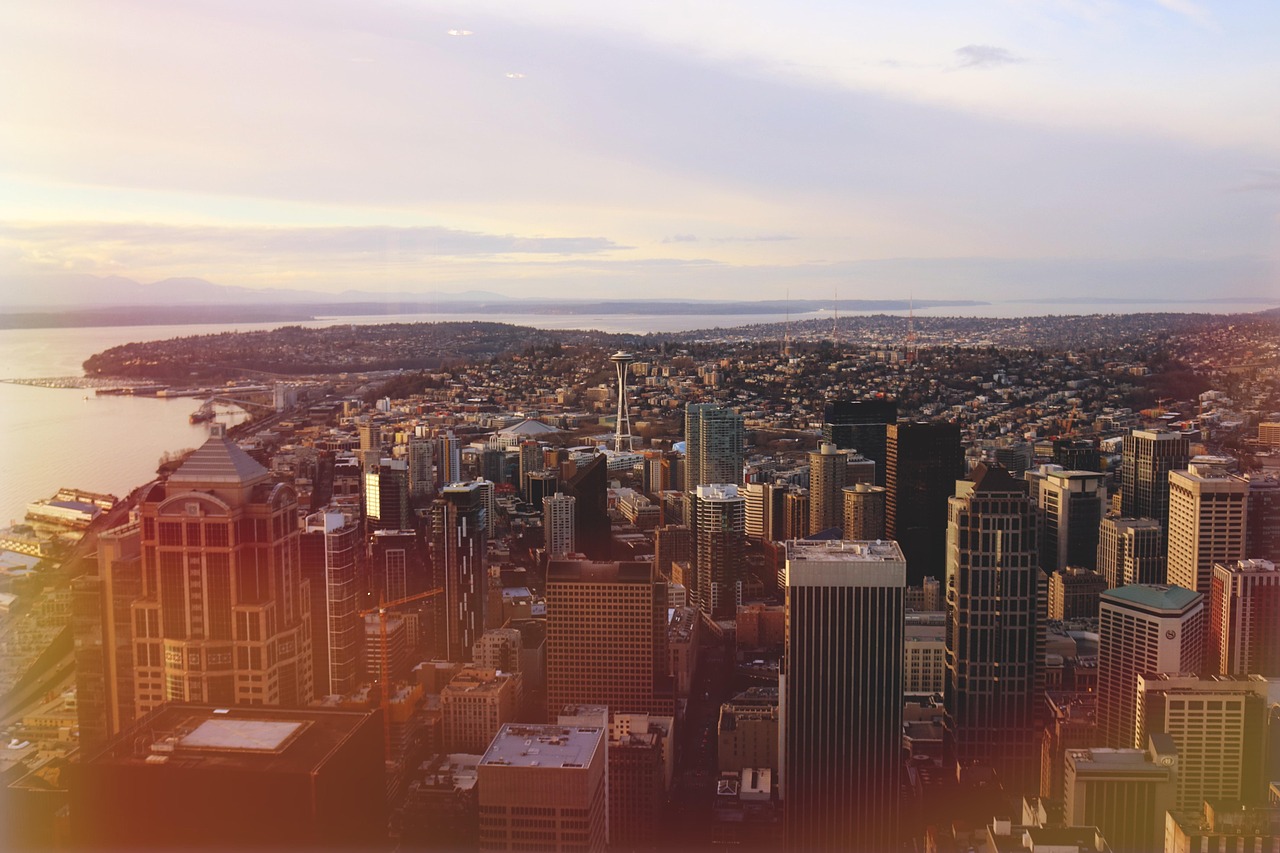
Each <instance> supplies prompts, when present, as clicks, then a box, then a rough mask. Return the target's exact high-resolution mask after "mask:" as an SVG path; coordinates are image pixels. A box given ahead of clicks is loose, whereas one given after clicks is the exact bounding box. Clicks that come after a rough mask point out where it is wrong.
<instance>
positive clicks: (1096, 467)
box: [1053, 438, 1102, 471]
mask: <svg viewBox="0 0 1280 853" xmlns="http://www.w3.org/2000/svg"><path fill="white" fill-rule="evenodd" d="M1053 464H1054V465H1057V466H1059V467H1060V468H1062V469H1063V470H1064V471H1101V470H1102V454H1100V453H1099V452H1098V441H1097V439H1093V438H1055V439H1054V440H1053Z"/></svg>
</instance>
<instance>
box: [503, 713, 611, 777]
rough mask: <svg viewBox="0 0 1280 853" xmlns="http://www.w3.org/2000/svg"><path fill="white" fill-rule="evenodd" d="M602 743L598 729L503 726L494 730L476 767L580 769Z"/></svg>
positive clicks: (601, 736)
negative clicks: (496, 732)
mask: <svg viewBox="0 0 1280 853" xmlns="http://www.w3.org/2000/svg"><path fill="white" fill-rule="evenodd" d="M603 741H604V729H602V728H600V727H598V726H533V725H525V724H515V723H507V724H506V725H504V726H503V727H502V728H501V729H499V730H498V734H497V735H496V736H494V738H493V742H492V743H490V744H489V748H488V749H487V750H485V753H484V756H483V757H482V758H481V759H480V766H481V767H484V766H487V765H501V766H506V767H558V768H582V767H586V766H587V765H588V764H590V763H591V761H592V759H593V758H594V756H595V755H596V754H597V753H598V752H599V751H600V749H601V744H602V743H603Z"/></svg>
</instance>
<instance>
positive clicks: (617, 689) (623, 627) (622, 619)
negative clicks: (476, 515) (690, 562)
mask: <svg viewBox="0 0 1280 853" xmlns="http://www.w3.org/2000/svg"><path fill="white" fill-rule="evenodd" d="M666 622H667V582H666V581H665V580H663V579H662V578H660V577H658V576H657V575H655V574H654V572H653V568H652V566H651V564H649V563H596V562H590V561H587V560H552V561H551V562H550V563H549V564H548V565H547V646H546V648H547V708H548V713H549V715H550V717H549V718H554V717H555V715H556V714H558V713H559V711H560V709H561V708H563V707H564V706H566V705H606V706H608V708H609V710H610V711H611V712H613V713H641V714H644V713H653V714H670V713H672V711H673V709H674V702H675V698H674V695H673V693H672V691H671V678H670V676H669V675H668V673H667V669H668V660H667V626H666Z"/></svg>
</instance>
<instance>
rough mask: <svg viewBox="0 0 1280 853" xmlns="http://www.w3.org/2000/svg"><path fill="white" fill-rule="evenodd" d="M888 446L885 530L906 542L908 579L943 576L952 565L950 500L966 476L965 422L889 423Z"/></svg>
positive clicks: (913, 581)
mask: <svg viewBox="0 0 1280 853" xmlns="http://www.w3.org/2000/svg"><path fill="white" fill-rule="evenodd" d="M887 436H888V438H887V443H886V445H885V468H886V470H885V489H886V493H885V522H884V528H885V535H886V536H887V537H888V538H889V539H893V540H895V541H897V542H898V544H900V545H901V546H902V553H903V554H905V555H906V557H907V580H908V582H909V583H910V585H912V586H919V585H920V582H921V580H923V579H924V578H926V577H931V578H939V579H941V578H942V576H943V574H944V572H945V570H946V564H947V539H946V534H947V501H948V499H949V498H950V497H951V495H952V493H953V492H954V490H955V484H956V480H959V479H960V478H961V477H963V476H964V449H963V448H962V447H961V446H960V427H958V426H956V425H955V424H944V423H902V424H889V427H888V432H887Z"/></svg>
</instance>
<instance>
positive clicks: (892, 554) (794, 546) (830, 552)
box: [786, 539, 905, 563]
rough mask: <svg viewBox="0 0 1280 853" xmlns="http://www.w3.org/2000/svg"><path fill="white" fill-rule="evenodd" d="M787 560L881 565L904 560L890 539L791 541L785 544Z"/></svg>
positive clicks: (896, 545)
mask: <svg viewBox="0 0 1280 853" xmlns="http://www.w3.org/2000/svg"><path fill="white" fill-rule="evenodd" d="M786 547H787V559H788V560H805V561H810V562H812V561H817V560H822V561H827V562H833V563H849V562H866V563H883V562H890V561H894V560H903V559H905V558H904V557H903V556H902V548H901V547H899V545H898V543H897V542H894V541H893V540H892V539H876V540H874V541H865V542H855V541H853V540H849V539H836V540H829V539H792V540H790V541H788V542H787V543H786Z"/></svg>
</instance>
